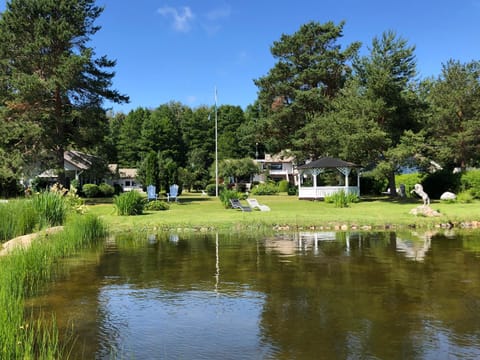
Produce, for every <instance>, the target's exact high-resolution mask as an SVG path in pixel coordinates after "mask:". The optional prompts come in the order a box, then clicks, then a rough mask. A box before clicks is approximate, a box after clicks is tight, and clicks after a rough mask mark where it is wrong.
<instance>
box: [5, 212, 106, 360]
mask: <svg viewBox="0 0 480 360" xmlns="http://www.w3.org/2000/svg"><path fill="white" fill-rule="evenodd" d="M105 235H106V227H105V226H104V224H103V223H102V222H101V221H100V220H99V219H98V218H96V217H95V216H93V215H87V216H79V215H77V216H75V217H72V219H71V220H69V222H68V223H67V224H66V225H65V229H64V231H63V232H60V233H56V234H53V235H49V236H48V237H44V238H38V239H37V240H35V241H34V242H32V244H31V245H30V247H29V248H27V249H20V250H16V251H14V252H13V253H12V254H11V255H8V256H4V257H2V258H0V359H65V358H67V357H68V351H67V349H66V348H65V347H64V346H63V347H62V346H60V345H59V344H60V342H59V334H58V329H57V327H56V325H55V321H54V318H53V317H52V318H51V319H46V318H40V319H38V318H34V317H33V315H32V314H30V313H29V312H28V311H26V310H25V303H24V301H25V299H26V298H28V297H30V296H33V295H35V294H37V293H38V292H39V291H40V290H42V289H43V288H44V287H45V286H46V285H47V283H48V282H50V281H51V280H52V279H54V277H55V276H57V272H56V269H57V266H58V265H57V264H58V260H59V259H61V258H65V257H68V256H72V255H73V254H75V253H76V252H77V251H79V250H80V249H82V248H87V247H89V246H91V245H92V244H93V243H95V242H96V241H97V240H99V239H102V238H103V237H104V236H105Z"/></svg>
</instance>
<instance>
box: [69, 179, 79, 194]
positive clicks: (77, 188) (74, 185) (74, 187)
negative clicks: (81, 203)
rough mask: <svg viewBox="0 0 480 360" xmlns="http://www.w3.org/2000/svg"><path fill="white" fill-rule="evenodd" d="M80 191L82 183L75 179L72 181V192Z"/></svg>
mask: <svg viewBox="0 0 480 360" xmlns="http://www.w3.org/2000/svg"><path fill="white" fill-rule="evenodd" d="M72 189H75V190H77V191H78V190H80V182H79V181H78V180H77V179H73V180H71V181H70V190H72Z"/></svg>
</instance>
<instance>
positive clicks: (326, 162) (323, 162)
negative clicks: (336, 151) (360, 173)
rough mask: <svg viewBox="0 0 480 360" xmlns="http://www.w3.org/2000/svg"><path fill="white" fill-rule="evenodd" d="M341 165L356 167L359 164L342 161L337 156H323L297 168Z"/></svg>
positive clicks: (337, 166) (326, 167)
mask: <svg viewBox="0 0 480 360" xmlns="http://www.w3.org/2000/svg"><path fill="white" fill-rule="evenodd" d="M341 167H346V168H356V167H360V165H357V164H354V163H351V162H348V161H344V160H341V159H337V158H332V157H323V158H320V159H318V160H314V161H312V162H309V163H308V164H304V165H300V166H298V167H297V169H299V170H304V169H328V168H341Z"/></svg>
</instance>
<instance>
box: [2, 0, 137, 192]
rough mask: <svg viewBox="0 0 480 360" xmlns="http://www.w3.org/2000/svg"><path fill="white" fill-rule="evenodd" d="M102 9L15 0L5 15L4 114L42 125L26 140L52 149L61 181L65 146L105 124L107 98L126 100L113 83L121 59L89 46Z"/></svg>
mask: <svg viewBox="0 0 480 360" xmlns="http://www.w3.org/2000/svg"><path fill="white" fill-rule="evenodd" d="M102 11H103V8H101V7H99V6H97V5H95V0H11V1H8V2H7V6H6V10H5V12H4V13H3V14H2V16H1V19H0V38H1V39H2V41H1V42H0V88H1V89H2V91H0V96H1V98H0V104H1V106H2V107H3V108H4V112H3V113H4V116H3V121H8V122H16V123H18V122H24V121H27V122H29V123H30V124H31V125H32V126H35V127H36V128H37V129H38V133H37V134H36V135H37V136H35V137H34V138H32V137H27V138H21V140H22V146H25V147H28V148H38V149H45V150H47V151H48V152H49V153H53V154H54V155H53V159H54V161H53V166H54V168H55V169H56V170H57V171H58V173H59V180H60V182H62V183H64V180H65V177H64V172H63V153H64V151H65V150H66V149H67V148H68V147H69V146H70V145H76V146H81V147H85V146H89V145H91V144H93V143H95V142H96V141H100V140H101V139H102V136H99V132H100V131H103V130H105V131H106V130H107V127H106V126H103V125H104V124H105V123H106V121H107V120H106V116H105V111H104V110H103V108H102V105H103V101H104V100H106V99H107V100H111V101H113V102H118V103H121V102H125V101H128V97H127V96H124V95H122V94H120V93H119V92H118V91H116V90H113V89H112V88H111V85H112V79H113V76H114V72H113V71H112V70H111V69H112V68H113V67H114V66H115V61H112V60H109V59H108V58H107V57H106V56H101V57H96V56H95V52H94V50H93V48H91V47H88V42H89V41H90V38H91V36H93V35H94V34H95V33H96V32H97V31H98V30H99V29H100V27H98V26H96V25H94V22H95V20H96V19H97V18H98V17H99V16H100V14H101V13H102ZM17 145H18V144H17Z"/></svg>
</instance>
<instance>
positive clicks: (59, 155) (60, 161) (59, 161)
mask: <svg viewBox="0 0 480 360" xmlns="http://www.w3.org/2000/svg"><path fill="white" fill-rule="evenodd" d="M63 153H64V148H63V146H58V147H57V149H56V151H55V162H56V164H55V168H56V172H57V175H58V178H57V179H58V183H59V184H61V185H63V186H66V185H67V182H66V178H65V164H64V157H63Z"/></svg>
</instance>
